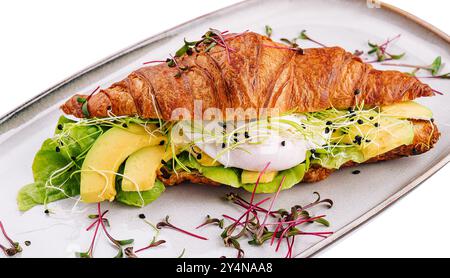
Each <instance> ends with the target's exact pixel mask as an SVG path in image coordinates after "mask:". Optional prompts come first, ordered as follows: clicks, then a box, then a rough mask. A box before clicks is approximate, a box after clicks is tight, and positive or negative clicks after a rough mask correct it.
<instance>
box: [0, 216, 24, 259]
mask: <svg viewBox="0 0 450 278" xmlns="http://www.w3.org/2000/svg"><path fill="white" fill-rule="evenodd" d="M0 230H1V232H2V234H3V236H4V237H5V238H6V240H7V241H8V243H9V245H10V247H9V248H8V247H5V246H3V245H1V244H0V249H2V251H3V253H5V255H6V256H8V257H12V256H14V255H16V254H17V253H20V252H22V247H21V246H20V244H19V243H18V242H16V241H14V240H12V239H11V238H10V237H9V236H8V234H7V233H6V230H5V227H4V226H3V223H2V221H0Z"/></svg>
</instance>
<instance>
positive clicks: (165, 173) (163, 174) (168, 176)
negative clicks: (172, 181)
mask: <svg viewBox="0 0 450 278" xmlns="http://www.w3.org/2000/svg"><path fill="white" fill-rule="evenodd" d="M161 174H162V176H163V178H165V179H169V178H170V177H171V176H172V175H171V174H170V173H169V172H168V171H167V169H166V168H165V167H162V168H161Z"/></svg>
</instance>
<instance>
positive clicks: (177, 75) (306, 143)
mask: <svg viewBox="0 0 450 278" xmlns="http://www.w3.org/2000/svg"><path fill="white" fill-rule="evenodd" d="M194 45H195V46H194ZM180 50H183V51H181V52H180ZM180 50H179V51H177V53H176V55H175V56H176V57H171V58H170V59H167V60H166V62H165V63H164V62H161V63H160V64H157V65H154V66H146V67H142V68H140V69H138V70H136V71H133V72H132V73H131V74H130V75H128V77H126V78H125V79H124V80H122V81H120V82H117V83H114V84H113V85H112V86H110V87H109V88H105V89H102V90H100V91H99V92H97V93H92V94H90V95H82V94H79V95H75V96H73V97H72V98H70V99H69V100H68V101H67V102H65V103H64V104H63V105H62V106H61V109H62V111H63V112H64V113H66V114H68V115H73V116H75V117H77V118H87V119H84V120H82V121H73V120H70V119H68V118H65V117H62V118H61V119H60V120H59V122H58V125H57V129H56V132H55V136H54V137H53V138H49V139H48V140H46V141H45V142H44V143H43V145H42V148H41V150H40V151H39V152H38V153H37V154H36V157H35V161H34V163H33V174H34V177H35V182H34V183H33V184H29V185H27V186H25V187H23V188H22V189H21V191H20V192H19V194H18V197H17V200H18V204H19V208H20V209H21V210H27V209H29V208H31V207H32V206H34V205H37V204H44V203H46V202H48V201H56V200H58V199H61V198H67V197H69V196H74V195H77V194H80V195H81V200H82V201H83V202H88V203H97V202H101V201H105V200H109V201H112V200H116V201H119V202H122V203H124V204H127V205H133V206H144V205H146V204H148V203H150V202H152V201H153V200H155V199H156V198H158V197H159V196H160V194H161V193H162V192H163V191H164V185H167V186H170V185H176V184H179V183H181V182H184V181H190V182H193V183H204V184H209V185H221V184H225V185H230V186H233V187H235V188H239V187H240V188H243V189H245V190H247V191H252V192H257V193H273V192H277V191H278V190H280V189H288V188H290V187H292V186H294V185H296V184H297V183H299V182H316V181H320V180H322V179H324V178H326V177H328V176H329V175H330V174H331V173H332V172H333V171H335V170H337V169H339V168H342V167H349V166H354V165H357V164H360V163H371V162H377V161H384V160H391V159H395V158H399V157H404V156H409V155H416V154H421V153H424V152H426V151H428V150H430V149H431V148H432V147H433V146H434V144H436V142H437V140H438V139H439V136H440V134H439V131H438V128H437V126H436V125H435V123H434V120H433V118H432V112H431V110H430V109H428V108H426V107H424V106H423V105H421V104H419V103H416V102H413V101H412V100H414V99H415V98H418V97H424V96H432V95H434V91H433V89H431V88H430V87H429V86H428V85H426V84H423V83H421V82H420V81H419V80H418V79H416V78H415V77H412V76H410V75H407V74H404V73H401V72H398V71H381V70H377V69H374V68H373V67H372V66H371V65H370V64H367V63H364V62H363V61H362V60H361V59H360V58H359V57H357V56H355V55H353V54H351V53H349V52H346V51H345V50H344V49H342V48H340V47H325V48H311V49H300V48H298V46H296V45H293V46H286V45H283V44H280V43H276V42H273V41H272V40H271V39H270V38H267V37H265V36H261V35H258V34H256V33H251V32H245V33H242V34H229V35H224V34H223V33H220V32H217V31H216V30H210V31H209V32H207V33H206V34H205V35H204V36H203V37H202V39H201V40H200V41H197V42H193V43H192V42H191V43H190V42H186V41H185V45H184V47H183V48H182V49H180ZM198 103H200V107H199V106H198V105H197V104H198ZM178 109H182V111H183V112H182V113H183V114H182V116H183V119H185V116H186V115H187V117H188V118H191V119H192V118H193V119H195V120H197V119H198V114H197V113H200V116H201V117H202V118H200V120H201V121H181V120H180V119H179V118H178V117H177V116H178V115H176V112H177V111H179V110H178ZM208 109H213V110H214V111H215V112H214V113H217V112H218V113H219V115H218V116H219V119H217V118H215V119H209V118H206V117H204V114H206V113H205V112H206V111H207V110H208ZM233 109H234V112H231V113H230V114H229V110H233ZM248 110H251V111H255V112H256V114H251V115H248V114H246V112H245V111H248ZM236 111H244V117H245V120H244V119H241V118H239V117H240V114H239V113H235V112H236ZM271 111H274V112H275V116H272V112H271ZM266 112H269V114H264V113H266ZM174 115H175V117H174ZM216 115H217V114H214V116H216ZM230 116H231V117H230ZM249 116H250V119H249ZM102 118H104V119H102ZM156 120H158V122H159V124H155V122H156ZM198 122H200V124H201V128H198V127H197V126H196V124H197V123H198ZM210 127H212V128H211V129H210ZM213 130H214V131H216V130H217V131H218V132H213ZM177 133H178V134H179V135H180V137H181V138H182V139H184V141H181V142H176V140H174V139H176V138H177V136H176V134H177ZM199 138H200V139H201V140H198V139H199ZM205 138H206V139H205ZM210 139H214V140H212V141H211V140H210ZM265 170H267V171H266V172H265ZM78 185H79V187H78Z"/></svg>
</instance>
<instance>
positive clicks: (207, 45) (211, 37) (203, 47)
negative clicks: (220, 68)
mask: <svg viewBox="0 0 450 278" xmlns="http://www.w3.org/2000/svg"><path fill="white" fill-rule="evenodd" d="M239 35H240V34H236V35H228V31H222V32H221V31H219V30H217V29H213V28H210V29H209V30H208V31H207V32H206V33H205V34H203V36H202V37H201V39H200V40H197V41H187V40H186V39H184V44H183V46H182V47H181V48H179V49H178V50H177V51H176V52H175V55H174V56H172V55H170V58H167V59H166V60H152V61H147V62H144V63H143V64H144V65H148V64H154V63H164V62H165V63H167V66H169V67H177V69H178V72H177V73H176V74H175V77H177V78H178V77H180V76H181V74H182V73H183V72H185V71H187V70H189V67H188V66H185V65H181V64H179V62H178V61H177V58H181V57H183V56H184V55H188V56H190V55H192V54H193V53H194V52H197V53H200V52H205V53H207V52H209V51H210V50H211V49H212V48H214V47H215V46H220V47H223V48H224V49H225V51H226V55H227V60H228V63H231V56H230V52H234V51H235V50H234V49H232V48H231V47H230V46H229V44H228V42H227V41H228V40H230V39H232V38H235V37H237V36H239Z"/></svg>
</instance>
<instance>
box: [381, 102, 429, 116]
mask: <svg viewBox="0 0 450 278" xmlns="http://www.w3.org/2000/svg"><path fill="white" fill-rule="evenodd" d="M381 113H382V114H383V116H388V117H394V118H400V119H419V120H430V119H431V118H433V112H431V110H430V109H429V108H427V107H425V106H423V105H421V104H419V103H417V102H414V101H404V102H399V103H395V104H392V105H387V106H382V107H381Z"/></svg>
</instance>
